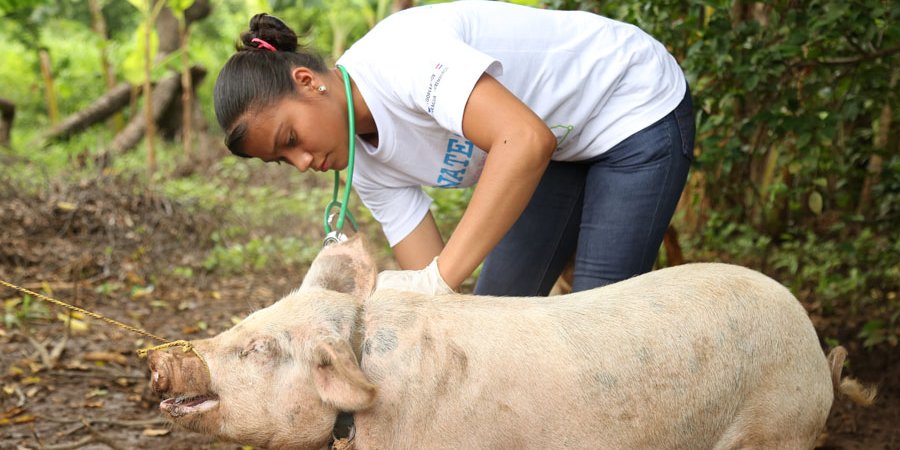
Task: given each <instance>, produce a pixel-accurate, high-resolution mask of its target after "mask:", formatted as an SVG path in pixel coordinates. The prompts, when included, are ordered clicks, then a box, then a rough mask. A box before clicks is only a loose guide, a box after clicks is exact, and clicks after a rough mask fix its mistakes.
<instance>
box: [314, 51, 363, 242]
mask: <svg viewBox="0 0 900 450" xmlns="http://www.w3.org/2000/svg"><path fill="white" fill-rule="evenodd" d="M337 68H338V70H340V71H341V75H343V77H344V90H345V91H346V93H347V128H348V130H349V136H348V138H347V186H346V187H345V188H344V197H343V200H342V201H338V189H339V188H340V185H341V172H340V171H339V170H335V171H334V191H333V192H332V194H331V203H329V204H328V206H327V207H326V208H325V216H324V224H325V240H324V241H323V242H322V246H323V247H325V246H328V245H331V244H336V243H338V242H343V241H346V240H347V235H346V234H344V233H343V232H342V231H341V230H343V228H344V218H349V219H350V225H351V226H352V227H353V231H356V230H357V229H358V228H359V227H358V226H357V224H356V220H354V219H353V214H351V213H350V212H349V211H347V203H348V202H349V201H350V186H351V185H352V184H353V161H354V159H356V158H355V156H356V119H354V117H353V114H354V108H353V91H352V90H351V89H350V75H347V69H345V68H344V66H341V65H338V66H337ZM334 208H340V210H339V212H338V215H337V222H336V223H335V227H334V228H332V227H331V220H332V219H333V218H334V214H333V213H332V212H331V211H332V210H333V209H334Z"/></svg>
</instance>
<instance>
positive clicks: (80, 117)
mask: <svg viewBox="0 0 900 450" xmlns="http://www.w3.org/2000/svg"><path fill="white" fill-rule="evenodd" d="M131 90H132V86H131V85H130V84H128V83H127V82H122V83H119V85H118V86H116V87H114V88H113V89H110V90H109V92H107V93H106V94H104V95H103V97H100V98H99V99H97V100H96V101H94V103H91V105H90V106H88V107H87V108H84V109H82V110H81V111H78V112H77V113H75V114H72V115H71V116H69V117H66V118H65V120H63V121H62V122H61V123H60V124H59V125H57V126H55V127H53V128H51V129H50V131H48V132H47V133H46V134H44V136H43V140H44V141H45V142H47V141H50V140H54V139H66V138H68V137H70V136H72V135H73V134H75V133H78V132H79V131H81V130H83V129H85V128H87V127H89V126H91V125H94V124H96V123H99V122H102V121H104V120H106V119H107V118H109V117H112V116H113V115H114V114H115V113H116V112H118V111H119V110H121V109H122V108H124V107H126V106H128V104H129V102H130V101H131Z"/></svg>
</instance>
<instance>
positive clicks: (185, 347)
mask: <svg viewBox="0 0 900 450" xmlns="http://www.w3.org/2000/svg"><path fill="white" fill-rule="evenodd" d="M0 284H2V285H4V286H6V287H8V288H11V289H15V290H17V291H19V292H23V293H25V294H28V295H31V296H33V297H35V298H38V299H41V300H43V301H45V302H48V303H52V304H54V305H57V306H62V307H63V308H67V309H70V310H72V311H75V312H78V313H81V314H84V315H86V316H90V317H93V318H95V319H100V320H102V321H104V322H107V323H109V324H112V325H115V326H117V327H119V328H123V329H125V330H128V331H130V332H132V333H137V334H140V335H142V336H147V337H149V338H151V339H155V340H157V341H161V342H163V344H160V345H156V346H153V347H148V348H143V349H139V350H137V355H138V357H140V358H146V357H147V354H148V353H149V352H150V351H151V350H162V349H166V348H170V347H181V349H182V351H184V352H185V353H187V352H194V354H195V355H197V358H200V361H201V362H203V367H205V368H206V374H207V375H210V373H209V365H208V364H207V363H206V359H205V358H204V357H203V355H201V354H200V352H198V351H197V349H196V348H194V345H193V344H191V343H190V342H188V341H185V340H177V341H170V340H168V339H165V338H161V337H159V336H157V335H155V334H152V333H149V332H147V331H144V330H142V329H140V328H137V327H133V326H131V325H128V324H125V323H122V322H119V321H118V320H115V319H110V318H109V317H106V316H103V315H102V314H98V313H95V312H92V311H88V310H86V309H84V308H79V307H77V306H73V305H70V304H68V303H66V302H64V301H61V300H56V299H54V298H50V297H47V296H46V295H42V294H38V293H37V292H34V291H30V290H28V289H25V288H23V287H20V286H16V285H14V284H12V283H8V282H6V281H3V280H0Z"/></svg>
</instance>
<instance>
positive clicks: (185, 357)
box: [147, 349, 210, 395]
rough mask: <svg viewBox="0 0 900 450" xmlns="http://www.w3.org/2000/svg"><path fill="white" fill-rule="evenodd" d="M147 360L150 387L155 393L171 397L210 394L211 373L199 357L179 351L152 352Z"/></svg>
mask: <svg viewBox="0 0 900 450" xmlns="http://www.w3.org/2000/svg"><path fill="white" fill-rule="evenodd" d="M147 359H148V362H149V366H150V387H151V388H152V389H153V390H154V391H155V392H157V393H160V394H169V395H172V394H185V393H190V394H200V393H207V392H209V388H210V379H209V372H207V370H206V365H205V364H204V363H203V361H202V360H201V359H200V358H198V357H197V355H195V354H193V353H185V352H183V351H180V350H179V349H173V350H170V351H159V350H151V351H150V352H149V354H148V355H147Z"/></svg>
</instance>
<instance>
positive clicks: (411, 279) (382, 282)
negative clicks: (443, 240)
mask: <svg viewBox="0 0 900 450" xmlns="http://www.w3.org/2000/svg"><path fill="white" fill-rule="evenodd" d="M437 261H438V259H437V257H435V258H434V259H433V260H431V264H429V265H428V266H426V267H425V268H424V269H421V270H385V271H383V272H381V273H379V274H378V282H377V283H376V284H375V289H376V290H380V289H396V290H398V291H408V292H418V293H420V294H425V295H444V294H452V293H453V289H450V286H447V283H446V282H444V279H443V278H441V273H440V271H439V270H438V265H437Z"/></svg>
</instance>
